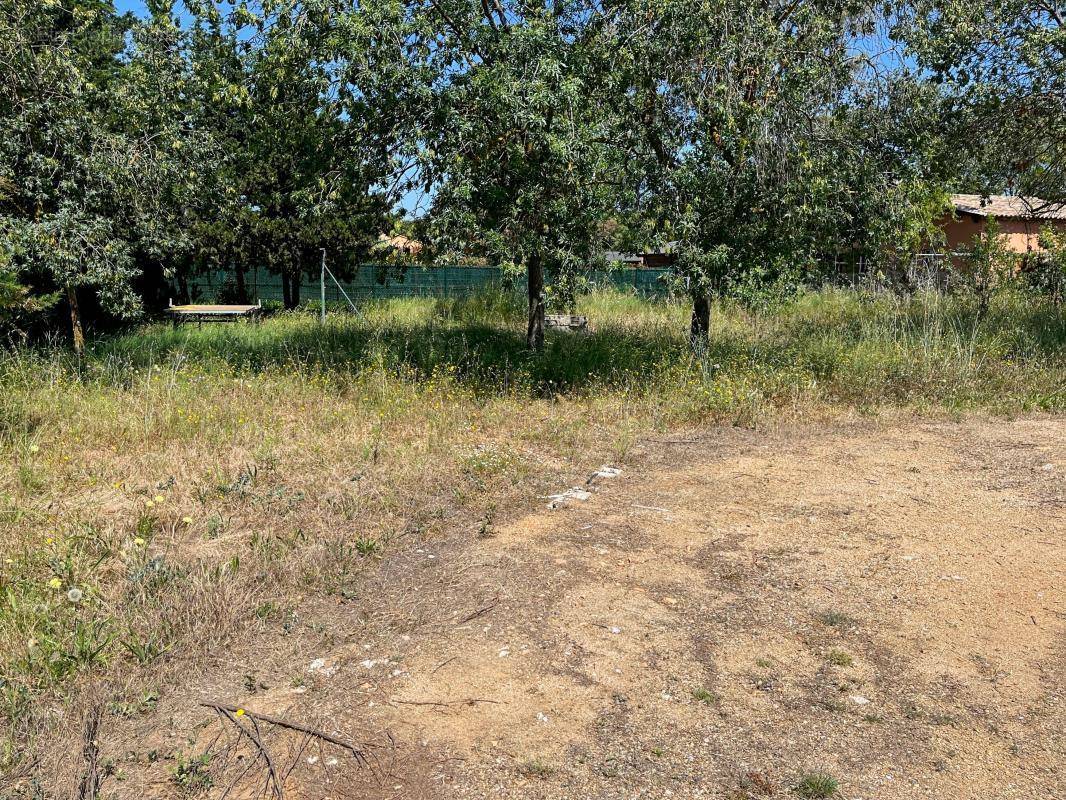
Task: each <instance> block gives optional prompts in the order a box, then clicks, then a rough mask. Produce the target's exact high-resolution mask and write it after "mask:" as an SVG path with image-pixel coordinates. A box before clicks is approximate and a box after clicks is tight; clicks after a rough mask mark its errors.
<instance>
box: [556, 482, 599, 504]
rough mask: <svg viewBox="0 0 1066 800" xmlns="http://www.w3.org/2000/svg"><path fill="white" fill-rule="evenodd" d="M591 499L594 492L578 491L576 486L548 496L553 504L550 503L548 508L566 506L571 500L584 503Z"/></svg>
mask: <svg viewBox="0 0 1066 800" xmlns="http://www.w3.org/2000/svg"><path fill="white" fill-rule="evenodd" d="M590 497H592V492H587V491H585V490H584V489H578V488H577V487H576V486H575V487H573V488H571V489H567V490H566V491H565V492H561V493H559V494H551V495H548V499H549V500H551V502H550V503H548V508H559V507H560V506H563V505H566V504H567V503H568V502H569V501H571V500H578V501H580V502H582V503H584V502H585V501H586V500H588V499H589V498H590Z"/></svg>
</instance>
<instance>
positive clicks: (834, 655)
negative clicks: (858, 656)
mask: <svg viewBox="0 0 1066 800" xmlns="http://www.w3.org/2000/svg"><path fill="white" fill-rule="evenodd" d="M826 661H828V662H829V663H830V664H832V665H833V666H834V667H850V666H851V665H852V664H854V663H855V659H853V658H852V657H851V656H850V655H849V654H848V653H845V652H844V651H843V650H830V651H829V655H828V656H826Z"/></svg>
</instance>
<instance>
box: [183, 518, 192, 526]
mask: <svg viewBox="0 0 1066 800" xmlns="http://www.w3.org/2000/svg"><path fill="white" fill-rule="evenodd" d="M181 521H182V522H184V523H185V524H186V525H192V517H182V518H181Z"/></svg>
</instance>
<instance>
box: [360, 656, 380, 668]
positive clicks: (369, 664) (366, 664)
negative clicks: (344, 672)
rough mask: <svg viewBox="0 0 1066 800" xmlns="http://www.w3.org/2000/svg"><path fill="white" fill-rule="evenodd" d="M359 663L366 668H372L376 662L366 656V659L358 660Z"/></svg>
mask: <svg viewBox="0 0 1066 800" xmlns="http://www.w3.org/2000/svg"><path fill="white" fill-rule="evenodd" d="M359 663H360V664H362V665H363V666H364V667H366V668H367V669H373V668H374V665H375V664H377V663H378V662H377V661H374V660H373V659H372V658H368V659H367V660H366V661H360V662H359Z"/></svg>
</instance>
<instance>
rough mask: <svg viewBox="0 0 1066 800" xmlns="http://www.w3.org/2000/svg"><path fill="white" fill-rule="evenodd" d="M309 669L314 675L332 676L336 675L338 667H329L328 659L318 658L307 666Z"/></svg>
mask: <svg viewBox="0 0 1066 800" xmlns="http://www.w3.org/2000/svg"><path fill="white" fill-rule="evenodd" d="M307 671H308V672H310V673H311V674H312V675H322V676H323V677H326V678H329V677H330V676H332V675H335V674H336V673H337V668H336V667H327V666H326V659H324V658H316V659H315V660H314V661H312V662H311V664H310V665H309V666H308V667H307Z"/></svg>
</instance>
